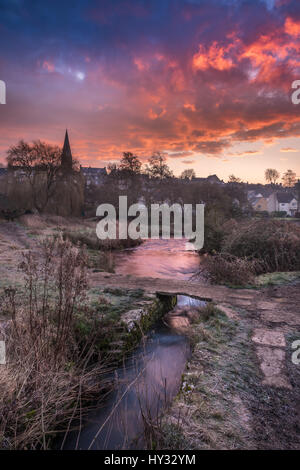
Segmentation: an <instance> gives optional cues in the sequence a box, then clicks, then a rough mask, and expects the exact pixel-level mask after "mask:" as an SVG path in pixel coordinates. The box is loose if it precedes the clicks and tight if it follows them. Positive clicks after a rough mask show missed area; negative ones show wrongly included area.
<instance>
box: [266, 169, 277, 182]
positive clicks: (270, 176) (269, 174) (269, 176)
mask: <svg viewBox="0 0 300 470" xmlns="http://www.w3.org/2000/svg"><path fill="white" fill-rule="evenodd" d="M279 176H280V174H279V173H278V171H277V170H275V168H267V169H266V171H265V179H266V181H268V183H270V184H272V185H275V184H276V181H277V180H278V178H279Z"/></svg>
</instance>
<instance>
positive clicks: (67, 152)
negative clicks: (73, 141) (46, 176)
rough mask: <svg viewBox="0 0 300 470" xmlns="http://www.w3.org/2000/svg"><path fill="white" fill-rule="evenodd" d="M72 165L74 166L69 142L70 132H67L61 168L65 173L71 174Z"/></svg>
mask: <svg viewBox="0 0 300 470" xmlns="http://www.w3.org/2000/svg"><path fill="white" fill-rule="evenodd" d="M72 164H73V158H72V152H71V147H70V142H69V136H68V131H67V130H66V135H65V142H64V146H63V151H62V154H61V168H62V170H63V171H65V172H68V173H71V171H72Z"/></svg>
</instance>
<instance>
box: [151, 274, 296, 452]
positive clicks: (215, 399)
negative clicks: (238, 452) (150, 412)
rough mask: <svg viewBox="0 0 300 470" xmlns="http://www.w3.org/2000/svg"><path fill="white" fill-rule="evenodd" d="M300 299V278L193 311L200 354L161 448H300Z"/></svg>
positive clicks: (165, 423) (162, 432)
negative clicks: (297, 357)
mask: <svg viewBox="0 0 300 470" xmlns="http://www.w3.org/2000/svg"><path fill="white" fill-rule="evenodd" d="M238 292H239V291H238V290H237V294H238ZM299 302H300V294H299V283H298V284H296V285H294V286H292V285H290V286H282V287H278V286H277V287H274V286H272V287H268V288H265V289H262V290H261V291H260V292H259V295H258V296H257V298H256V300H255V302H252V303H251V302H249V304H248V305H245V302H241V303H239V300H238V298H237V299H236V302H235V305H234V306H232V305H228V304H226V305H222V306H217V305H215V306H210V307H208V308H204V309H202V311H201V310H200V311H199V314H198V316H197V315H196V316H195V315H194V316H193V317H192V318H193V321H192V324H191V326H190V327H188V328H186V334H188V335H189V337H190V338H191V342H192V344H193V353H192V357H191V360H190V361H189V362H188V364H187V366H186V369H185V372H184V374H183V378H182V387H181V391H180V393H179V394H178V396H177V398H176V399H175V400H174V402H173V404H172V406H171V407H170V408H169V410H168V411H167V412H166V413H165V414H164V416H163V418H162V419H161V420H160V426H159V427H158V428H156V429H155V432H154V437H152V442H154V443H155V448H157V449H300V438H299V409H300V407H299V405H300V393H299V390H300V366H299V365H296V364H294V363H293V362H292V353H293V349H292V343H293V341H295V340H299V339H300V316H299Z"/></svg>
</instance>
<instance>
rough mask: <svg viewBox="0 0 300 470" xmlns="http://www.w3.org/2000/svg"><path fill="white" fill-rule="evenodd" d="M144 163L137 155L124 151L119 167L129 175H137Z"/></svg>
mask: <svg viewBox="0 0 300 470" xmlns="http://www.w3.org/2000/svg"><path fill="white" fill-rule="evenodd" d="M141 167H142V163H141V161H140V160H139V158H138V157H137V156H136V155H133V153H131V152H123V157H122V160H121V162H120V166H119V169H120V170H121V171H123V172H126V173H128V174H129V175H136V174H139V173H140V172H141Z"/></svg>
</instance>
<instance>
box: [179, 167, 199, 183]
mask: <svg viewBox="0 0 300 470" xmlns="http://www.w3.org/2000/svg"><path fill="white" fill-rule="evenodd" d="M180 178H182V179H189V180H191V179H193V178H196V173H195V170H193V168H187V169H186V170H183V172H182V173H181V175H180Z"/></svg>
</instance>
